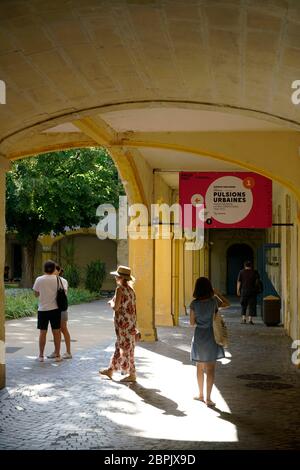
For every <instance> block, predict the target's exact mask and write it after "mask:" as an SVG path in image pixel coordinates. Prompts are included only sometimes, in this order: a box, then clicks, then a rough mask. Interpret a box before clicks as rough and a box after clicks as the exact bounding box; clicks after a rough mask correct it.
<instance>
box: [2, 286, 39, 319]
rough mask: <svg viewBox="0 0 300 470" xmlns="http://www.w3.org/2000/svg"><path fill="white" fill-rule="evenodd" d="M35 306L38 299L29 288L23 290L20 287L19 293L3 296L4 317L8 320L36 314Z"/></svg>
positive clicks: (36, 306)
mask: <svg viewBox="0 0 300 470" xmlns="http://www.w3.org/2000/svg"><path fill="white" fill-rule="evenodd" d="M37 308H38V299H37V298H36V297H35V296H34V293H33V292H32V291H30V290H29V291H27V292H26V291H25V292H24V291H23V290H22V289H20V293H14V295H6V296H5V317H6V318H7V319H8V320H10V319H13V318H22V317H31V316H33V315H36V312H37Z"/></svg>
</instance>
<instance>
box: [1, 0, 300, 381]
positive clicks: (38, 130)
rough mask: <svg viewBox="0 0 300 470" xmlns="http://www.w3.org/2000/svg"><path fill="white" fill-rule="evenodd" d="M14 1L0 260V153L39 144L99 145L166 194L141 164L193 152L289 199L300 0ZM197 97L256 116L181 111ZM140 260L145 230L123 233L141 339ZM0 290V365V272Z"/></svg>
mask: <svg viewBox="0 0 300 470" xmlns="http://www.w3.org/2000/svg"><path fill="white" fill-rule="evenodd" d="M27 3H28V5H27V8H26V10H25V9H24V10H23V8H22V3H21V4H19V3H18V4H16V3H12V2H11V1H10V0H3V1H2V3H1V9H2V12H3V17H4V21H3V22H2V23H1V29H2V31H1V32H2V33H3V35H4V38H5V40H4V41H3V42H2V43H1V44H2V47H1V52H0V54H1V55H0V66H1V68H0V71H1V76H0V79H1V80H4V81H5V82H6V85H7V104H6V105H5V106H2V105H1V108H0V111H1V114H0V128H1V134H0V165H1V171H0V173H1V174H0V204H1V208H0V214H1V220H0V237H1V239H0V242H1V250H0V253H1V254H0V262H1V264H2V265H3V259H2V258H1V256H2V252H3V251H4V250H3V249H2V248H3V246H4V217H3V214H4V194H5V184H4V181H5V176H4V171H5V170H6V169H7V168H8V167H9V162H8V160H10V159H11V160H12V159H15V158H21V157H22V156H26V155H32V154H38V153H42V152H45V151H49V150H58V149H63V148H71V147H84V146H96V145H101V146H105V147H106V148H107V149H108V150H109V152H110V153H111V155H112V157H113V158H114V161H115V163H116V165H117V167H118V169H119V172H120V175H121V178H122V180H123V181H124V183H125V188H126V191H127V194H128V198H129V200H130V202H144V203H145V204H146V205H149V204H150V203H151V202H152V201H153V198H154V195H155V198H157V199H159V198H161V199H164V200H166V202H169V200H168V198H169V199H170V198H171V197H173V196H172V195H171V196H170V193H172V191H173V189H172V188H171V190H169V189H170V188H168V185H164V184H163V183H162V181H160V183H161V185H160V186H161V187H160V188H159V191H158V190H157V188H155V182H154V179H155V178H154V176H153V169H154V168H158V167H159V168H162V165H163V164H166V163H168V165H169V169H171V170H172V169H173V170H176V169H178V168H182V166H183V164H186V165H187V166H189V168H191V169H199V167H201V168H202V166H203V163H204V160H203V158H204V157H206V159H207V160H210V161H212V160H213V161H214V162H215V163H216V164H217V165H224V167H226V168H232V167H237V168H245V169H248V170H250V171H255V172H258V173H261V174H263V175H265V176H268V177H270V178H272V179H273V180H275V181H278V182H279V183H280V184H282V185H283V186H285V187H286V188H288V189H289V190H290V191H291V192H292V193H293V194H294V196H295V197H296V198H297V200H298V202H300V191H299V180H300V167H299V156H298V155H299V147H300V136H299V132H298V131H299V126H300V108H299V107H297V106H295V105H293V103H292V102H291V91H292V90H291V83H292V81H293V80H295V79H296V78H298V74H299V66H298V49H299V45H300V42H299V35H297V34H295V31H296V30H297V24H296V21H297V18H299V17H300V4H296V3H295V2H294V3H291V2H281V3H280V2H278V1H277V0H269V1H268V2H267V3H264V2H254V3H253V4H251V2H250V3H249V2H240V3H239V2H238V3H236V2H228V1H227V0H221V1H219V2H217V3H216V4H215V2H213V3H211V2H200V3H199V2H196V3H195V2H180V3H178V2H168V1H167V2H165V1H164V2H162V1H160V0H158V1H157V2H135V1H131V2H128V1H126V0H120V1H119V2H117V4H115V3H114V2H109V1H108V0H105V1H104V2H103V4H101V7H99V8H95V2H94V1H93V0H85V2H84V7H82V4H81V2H76V4H74V2H68V3H64V4H63V5H62V6H60V5H58V3H55V4H54V5H52V4H50V3H49V2H38V3H36V2H27ZM145 18H147V19H149V21H145ZM153 24H155V25H156V29H155V41H153ZM261 44H263V45H264V47H261ZM155 108H156V109H158V116H163V117H164V118H163V122H162V119H159V118H158V117H157V114H156V115H155V113H154V115H153V116H152V121H151V122H149V112H148V111H149V110H150V112H153V110H155ZM137 109H140V110H142V111H143V110H146V111H147V113H148V114H147V115H146V114H145V113H144V114H143V116H141V115H140V114H139V115H138V113H137ZM164 109H167V111H168V112H167V114H163V113H164V112H163V110H164ZM186 109H188V110H190V111H189V113H188V115H185V117H184V118H183V114H182V110H186ZM178 110H179V111H178ZM197 110H198V111H199V110H202V111H204V110H205V111H209V110H211V112H212V111H213V112H212V114H213V115H214V118H215V119H214V118H213V122H214V124H216V122H217V119H216V117H217V116H218V113H221V114H222V113H223V114H226V116H227V120H226V119H225V121H228V122H229V120H230V116H233V115H235V116H238V117H239V119H238V120H240V121H241V120H242V117H245V118H246V117H247V118H249V119H250V118H255V120H256V124H255V126H256V125H257V127H252V124H253V123H252V124H251V123H250V121H248V122H247V125H245V126H244V127H242V128H241V127H240V126H239V124H238V123H235V124H231V126H229V127H228V126H227V127H226V126H225V127H224V126H223V127H222V126H221V127H220V128H218V129H215V128H214V127H213V126H211V127H210V128H207V127H206V124H207V122H208V121H209V119H208V115H206V117H203V115H202V120H201V119H200V118H199V114H197V115H196V114H192V113H191V111H193V112H194V111H197ZM113 112H115V113H118V114H117V115H116V114H114V116H112V113H113ZM132 112H133V118H132ZM180 113H181V114H180ZM109 116H110V118H109ZM122 116H123V117H122ZM122 119H123V120H122ZM174 121H175V124H176V126H175V127H174V126H173V127H172V126H170V124H171V122H173V124H174ZM225 121H223V123H224V122H225ZM124 122H125V125H123V124H122V123H124ZM147 122H148V126H146V125H145V124H147ZM244 122H245V121H244ZM118 123H119V124H118ZM149 123H150V124H151V125H149ZM195 123H198V124H199V123H202V124H201V125H199V126H195ZM266 123H267V124H268V125H266ZM121 124H122V125H121ZM154 124H156V126H155V125H154ZM270 124H272V126H271V127H270ZM61 126H62V127H61ZM155 152H156V153H155ZM150 154H151V155H150ZM266 156H271V157H272V158H269V159H268V158H266ZM207 160H206V161H207ZM149 161H151V162H154V163H153V166H151V165H150V164H149ZM170 162H171V163H170ZM172 165H173V166H172ZM173 193H174V191H173ZM298 224H299V220H298ZM133 247H134V249H133ZM153 260H154V247H153V243H152V242H151V240H149V241H148V240H147V241H144V240H142V241H137V242H132V243H131V250H130V263H131V264H132V266H133V269H134V270H136V274H137V275H136V277H137V278H138V277H139V276H141V277H142V278H143V281H142V282H141V284H140V286H139V287H138V288H139V289H141V291H142V292H147V298H144V301H143V304H141V305H140V310H141V311H142V312H143V315H144V316H145V317H144V318H145V323H144V324H143V329H144V332H145V338H148V339H153V338H154V337H155V328H154V317H153V296H154V287H153V285H154V283H153V264H154V263H153ZM145 265H147V266H148V270H147V276H145V270H144V266H145ZM141 266H142V268H141ZM0 290H1V291H0V301H1V322H0V323H1V325H0V341H1V343H0V345H1V346H0V348H1V350H0V363H1V364H2V365H1V369H2V370H4V316H3V285H2V284H1V286H0ZM299 300H300V298H299ZM2 384H3V381H2Z"/></svg>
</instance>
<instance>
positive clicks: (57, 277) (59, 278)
mask: <svg viewBox="0 0 300 470" xmlns="http://www.w3.org/2000/svg"><path fill="white" fill-rule="evenodd" d="M56 279H57V290H59V289H63V290H65V289H64V286H63V283H62V280H61V277H60V276H56Z"/></svg>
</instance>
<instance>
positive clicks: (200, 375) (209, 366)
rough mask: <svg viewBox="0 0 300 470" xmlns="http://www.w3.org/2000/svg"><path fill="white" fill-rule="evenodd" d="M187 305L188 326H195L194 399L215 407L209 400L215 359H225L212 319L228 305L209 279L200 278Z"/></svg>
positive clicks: (193, 348) (193, 356)
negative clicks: (196, 389) (217, 340)
mask: <svg viewBox="0 0 300 470" xmlns="http://www.w3.org/2000/svg"><path fill="white" fill-rule="evenodd" d="M193 297H194V300H193V301H192V303H191V305H190V324H191V325H193V326H194V325H196V328H195V332H194V337H193V340H192V347H191V360H192V361H193V362H194V363H196V364H197V381H198V387H199V396H197V397H195V400H199V401H202V402H204V403H206V405H207V406H215V403H214V402H213V401H212V400H211V391H212V387H213V384H214V378H215V365H216V360H217V359H222V358H223V357H225V354H224V349H223V347H222V346H219V345H218V344H217V343H216V341H215V337H214V331H213V318H214V314H215V313H216V312H217V311H218V309H219V308H226V307H229V305H230V304H229V302H228V300H227V299H225V297H223V295H222V294H220V292H218V291H216V290H214V289H213V287H212V285H211V283H210V281H209V279H207V278H206V277H199V279H197V281H196V284H195V289H194V294H193ZM204 373H206V401H205V400H204V395H203V385H204Z"/></svg>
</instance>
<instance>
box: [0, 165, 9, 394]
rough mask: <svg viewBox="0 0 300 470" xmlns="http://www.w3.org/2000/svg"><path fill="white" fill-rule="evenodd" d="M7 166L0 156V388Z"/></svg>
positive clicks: (1, 381) (0, 375)
mask: <svg viewBox="0 0 300 470" xmlns="http://www.w3.org/2000/svg"><path fill="white" fill-rule="evenodd" d="M9 168H10V163H9V162H8V161H7V160H6V159H5V158H3V157H1V156H0V266H1V268H0V389H1V388H4V387H5V307H4V262H5V172H6V171H7V170H9Z"/></svg>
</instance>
